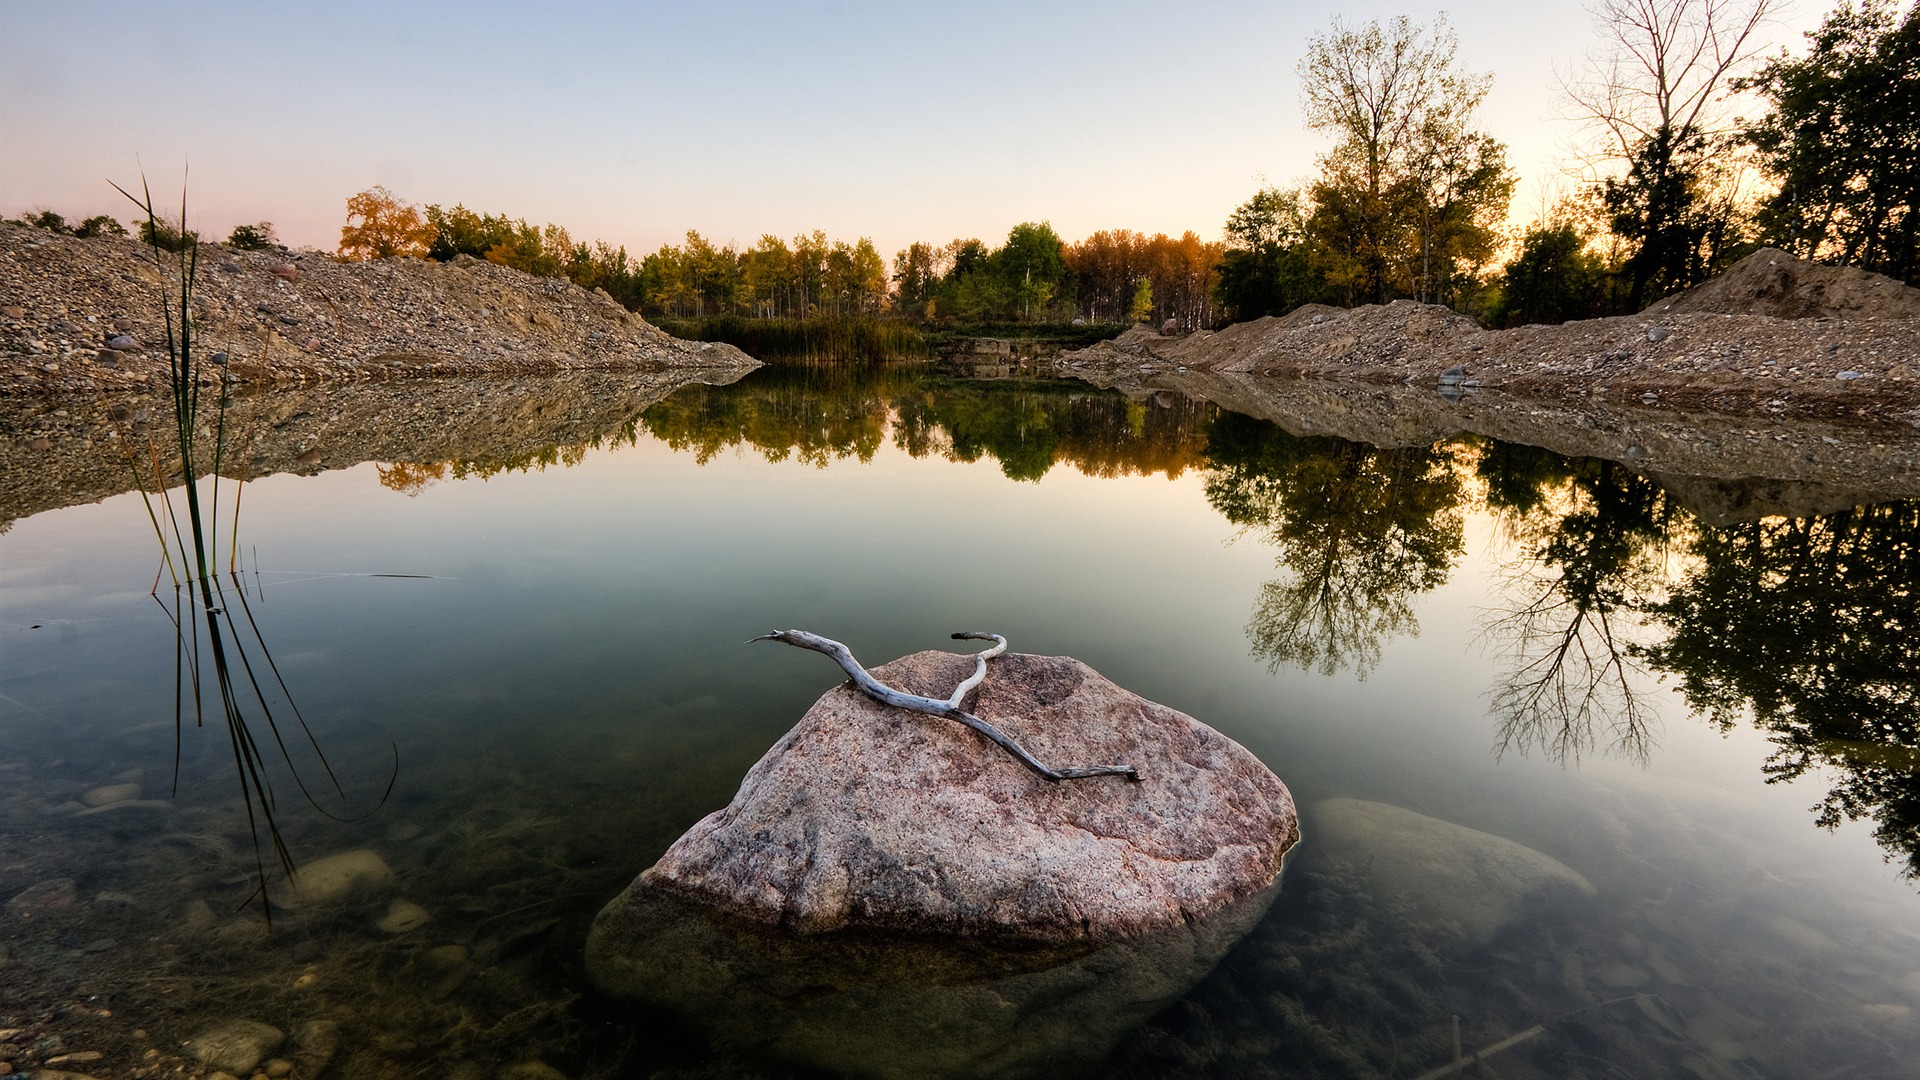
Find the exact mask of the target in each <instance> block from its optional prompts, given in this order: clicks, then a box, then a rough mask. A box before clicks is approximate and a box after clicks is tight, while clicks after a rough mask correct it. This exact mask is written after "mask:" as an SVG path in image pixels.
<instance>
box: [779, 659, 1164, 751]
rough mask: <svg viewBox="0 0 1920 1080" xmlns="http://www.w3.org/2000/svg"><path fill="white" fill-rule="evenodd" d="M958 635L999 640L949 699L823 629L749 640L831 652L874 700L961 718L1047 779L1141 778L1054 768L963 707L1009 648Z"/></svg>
mask: <svg viewBox="0 0 1920 1080" xmlns="http://www.w3.org/2000/svg"><path fill="white" fill-rule="evenodd" d="M953 636H954V638H955V640H959V641H991V642H993V643H994V645H993V647H992V648H991V649H987V650H986V651H984V652H982V653H979V654H978V655H976V657H975V658H974V659H975V663H974V669H973V674H972V675H969V676H968V677H967V678H966V679H964V680H962V682H961V683H960V685H959V686H957V687H955V688H954V691H953V696H951V697H949V698H947V699H946V700H945V701H941V700H939V699H937V698H930V697H921V696H920V695H918V694H908V693H903V692H901V691H899V690H895V689H894V688H893V687H891V686H888V685H886V684H885V683H883V682H881V681H880V680H878V679H876V678H874V677H873V676H872V675H870V674H868V673H867V669H866V668H863V667H861V666H860V661H858V660H855V659H854V658H853V653H852V651H851V650H849V649H848V648H847V647H846V646H845V645H842V644H841V643H839V642H837V641H835V640H833V639H832V638H826V637H821V636H820V635H819V634H811V633H808V632H807V631H805V630H775V631H774V632H773V633H771V634H762V635H760V636H759V637H757V638H753V639H751V641H749V644H751V643H752V642H753V641H778V642H780V643H781V644H784V645H792V646H794V647H795V648H799V649H812V650H813V651H814V652H817V653H822V654H824V655H826V656H828V657H830V658H831V659H832V660H833V662H834V663H836V664H839V665H840V670H842V671H844V672H846V673H847V677H848V678H850V679H852V680H853V685H854V686H855V687H857V688H859V690H860V692H861V693H863V694H865V695H867V696H868V697H870V698H872V699H873V700H875V701H878V702H880V703H881V704H882V705H892V706H893V707H894V708H896V709H911V710H912V711H914V712H923V713H927V714H929V715H932V716H945V717H948V718H950V719H953V720H958V721H959V722H961V723H962V724H965V725H967V726H968V727H970V728H972V729H973V730H975V731H977V732H979V733H980V734H982V735H985V736H986V737H987V738H989V739H992V740H993V741H994V742H995V743H997V744H999V746H1000V748H1001V749H1003V750H1005V751H1006V752H1007V753H1009V754H1012V755H1013V756H1014V758H1015V760H1017V761H1019V762H1020V764H1022V765H1025V766H1026V767H1027V768H1029V769H1032V770H1033V771H1034V772H1036V773H1039V774H1040V775H1041V776H1043V777H1045V778H1046V779H1048V780H1085V779H1087V778H1088V777H1093V776H1124V777H1126V778H1127V779H1129V780H1139V779H1140V771H1139V770H1138V769H1136V768H1134V767H1133V766H1132V765H1071V766H1067V767H1066V768H1061V769H1053V768H1049V767H1047V766H1046V765H1043V764H1041V762H1040V760H1039V759H1038V758H1035V757H1034V756H1033V755H1032V754H1029V753H1027V750H1026V748H1025V747H1023V746H1021V745H1020V744H1019V743H1018V742H1015V741H1014V739H1013V737H1012V736H1010V735H1008V734H1007V733H1006V732H1004V731H1001V730H1000V729H999V728H997V727H995V726H993V725H992V724H989V723H987V722H986V721H985V720H982V719H980V718H979V717H977V716H975V715H973V714H972V713H970V712H967V711H965V710H964V709H962V708H961V707H960V703H961V702H962V701H964V700H966V696H967V695H968V694H969V693H971V692H972V691H973V689H974V687H977V686H979V685H980V683H981V681H982V680H984V679H985V678H986V677H987V661H988V660H991V659H992V658H994V657H996V656H999V655H1000V654H1001V653H1003V652H1006V651H1007V639H1006V638H1004V637H1001V636H1000V635H999V634H983V633H979V632H977V631H963V632H961V633H958V634H955V635H953Z"/></svg>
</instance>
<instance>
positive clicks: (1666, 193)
mask: <svg viewBox="0 0 1920 1080" xmlns="http://www.w3.org/2000/svg"><path fill="white" fill-rule="evenodd" d="M1774 7H1775V0H1601V2H1600V4H1599V7H1598V8H1596V9H1595V12H1594V15H1595V19H1596V20H1597V22H1598V23H1599V26H1600V29H1601V32H1602V35H1603V37H1604V44H1603V45H1602V46H1601V47H1600V49H1599V50H1598V51H1597V52H1596V53H1594V54H1593V55H1591V56H1590V57H1589V58H1588V62H1587V67H1586V70H1585V73H1584V75H1582V76H1581V77H1579V78H1577V79H1566V80H1563V81H1562V86H1563V90H1564V92H1565V95H1566V98H1567V101H1568V103H1569V105H1570V106H1571V108H1572V111H1573V113H1574V115H1575V116H1576V117H1577V118H1579V119H1581V120H1583V121H1585V122H1586V123H1587V124H1588V125H1589V127H1590V128H1592V129H1593V130H1594V131H1595V132H1596V133H1597V134H1598V137H1599V145H1598V147H1597V148H1596V150H1595V151H1594V153H1593V155H1592V156H1593V159H1594V160H1593V164H1594V165H1595V167H1596V168H1598V169H1600V170H1601V171H1603V172H1609V171H1610V172H1612V175H1610V176H1606V177H1604V178H1603V179H1602V181H1601V184H1602V188H1603V198H1604V200H1605V203H1606V206H1607V209H1608V211H1609V213H1610V214H1611V217H1612V225H1613V229H1614V231H1615V232H1616V233H1617V234H1618V235H1619V236H1621V237H1622V238H1623V239H1625V240H1627V241H1628V242H1629V247H1630V249H1631V250H1630V254H1629V256H1628V259H1627V265H1626V273H1627V274H1628V276H1629V278H1630V279H1631V284H1630V286H1629V291H1628V304H1629V305H1630V306H1632V307H1635V308H1638V307H1639V306H1640V305H1641V304H1643V303H1645V302H1646V301H1647V300H1649V299H1651V298H1653V297H1655V296H1658V295H1660V294H1661V293H1664V292H1668V291H1672V290H1675V289H1681V288H1686V287H1688V286H1691V285H1693V284H1696V283H1697V282H1698V281H1699V280H1700V279H1701V278H1702V277H1704V276H1705V275H1706V274H1707V273H1709V272H1711V271H1712V269H1713V267H1714V265H1715V263H1716V262H1718V261H1719V258H1720V256H1722V255H1724V254H1725V253H1726V252H1727V251H1728V250H1729V249H1730V248H1731V247H1732V246H1733V245H1732V244H1731V243H1730V242H1729V240H1730V239H1731V236H1730V232H1731V226H1732V224H1733V223H1732V221H1731V220H1730V218H1731V215H1730V213H1728V212H1727V211H1730V210H1731V208H1732V206H1733V200H1732V199H1730V198H1727V197H1725V193H1724V192H1721V193H1720V194H1719V197H1716V196H1715V193H1714V192H1713V191H1712V190H1711V189H1713V188H1714V186H1715V185H1716V183H1719V184H1720V185H1721V186H1722V187H1724V186H1725V181H1726V178H1727V174H1726V173H1725V171H1724V170H1718V169H1716V163H1715V161H1714V155H1715V154H1716V153H1717V152H1719V151H1720V150H1722V149H1723V148H1724V146H1725V143H1726V135H1727V133H1728V127H1729V124H1730V118H1729V117H1728V115H1727V110H1726V108H1725V105H1724V96H1725V91H1726V89H1727V86H1728V83H1729V82H1730V80H1732V79H1733V78H1734V77H1735V75H1736V74H1737V73H1738V71H1739V70H1740V68H1741V67H1742V66H1743V65H1745V64H1746V63H1747V62H1748V61H1749V60H1750V59H1752V56H1753V53H1754V50H1755V49H1756V48H1758V46H1759V36H1758V31H1759V28H1760V27H1761V26H1762V25H1763V24H1764V22H1765V21H1766V19H1767V17H1768V16H1769V15H1770V14H1771V13H1772V10H1773V8H1774ZM1622 170H1624V175H1621V171H1622Z"/></svg>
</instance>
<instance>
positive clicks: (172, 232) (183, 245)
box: [140, 218, 200, 252]
mask: <svg viewBox="0 0 1920 1080" xmlns="http://www.w3.org/2000/svg"><path fill="white" fill-rule="evenodd" d="M140 242H141V243H143V244H151V245H152V246H154V247H157V248H159V249H160V250H161V251H176V252H178V251H185V250H187V249H188V248H190V247H194V246H197V245H198V244H199V243H200V234H199V233H198V232H195V231H193V230H191V229H188V230H185V231H182V230H181V229H180V228H179V227H178V226H175V225H171V224H169V223H167V222H165V221H161V220H160V219H159V218H148V219H147V220H145V221H143V222H141V223H140Z"/></svg>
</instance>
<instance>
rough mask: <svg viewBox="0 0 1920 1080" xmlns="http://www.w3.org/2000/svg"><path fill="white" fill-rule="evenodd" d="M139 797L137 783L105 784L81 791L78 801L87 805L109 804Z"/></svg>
mask: <svg viewBox="0 0 1920 1080" xmlns="http://www.w3.org/2000/svg"><path fill="white" fill-rule="evenodd" d="M139 797H140V785H139V784H107V785H105V786H102V787H97V788H92V789H90V790H88V791H86V792H84V793H82V794H81V796H80V801H81V802H83V803H86V804H87V805H88V806H110V805H112V804H113V803H119V802H126V801H127V800H128V799H137V798H139Z"/></svg>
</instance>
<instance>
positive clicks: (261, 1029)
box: [185, 1020, 287, 1074]
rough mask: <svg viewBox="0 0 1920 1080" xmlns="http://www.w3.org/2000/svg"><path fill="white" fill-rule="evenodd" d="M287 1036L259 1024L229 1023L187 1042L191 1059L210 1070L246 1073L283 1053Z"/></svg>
mask: <svg viewBox="0 0 1920 1080" xmlns="http://www.w3.org/2000/svg"><path fill="white" fill-rule="evenodd" d="M286 1038H287V1037H286V1034H285V1033H284V1032H282V1031H281V1030H280V1029H279V1028H277V1027H274V1026H272V1025H271V1024H262V1023H260V1022H259V1021H257V1020H228V1021H226V1022H225V1023H222V1024H216V1025H215V1026H213V1027H210V1028H208V1029H207V1030H205V1031H203V1032H201V1033H200V1034H198V1035H195V1036H194V1037H193V1038H191V1039H188V1040H187V1041H186V1044H185V1046H186V1051H187V1054H188V1056H190V1057H192V1058H193V1059H194V1060H195V1061H198V1062H200V1063H201V1064H203V1065H205V1066H207V1067H208V1068H210V1069H220V1070H223V1071H226V1072H230V1073H242V1074H244V1073H247V1072H250V1071H252V1069H253V1067H254V1066H255V1065H258V1064H260V1062H261V1061H262V1060H263V1059H264V1058H266V1056H267V1055H268V1054H271V1053H273V1052H274V1051H275V1050H278V1049H280V1044H281V1043H283V1042H285V1041H286Z"/></svg>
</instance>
